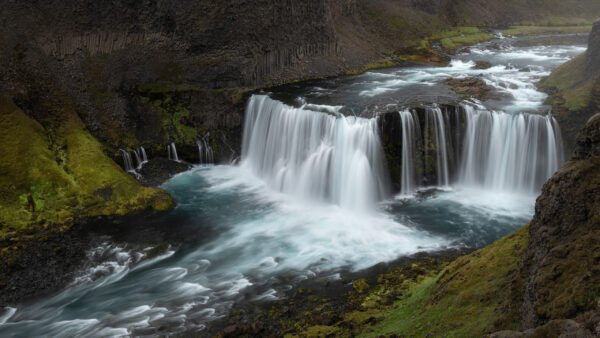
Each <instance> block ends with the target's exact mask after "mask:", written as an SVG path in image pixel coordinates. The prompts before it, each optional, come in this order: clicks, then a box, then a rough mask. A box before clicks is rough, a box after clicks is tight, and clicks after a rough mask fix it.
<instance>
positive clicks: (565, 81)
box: [539, 53, 595, 111]
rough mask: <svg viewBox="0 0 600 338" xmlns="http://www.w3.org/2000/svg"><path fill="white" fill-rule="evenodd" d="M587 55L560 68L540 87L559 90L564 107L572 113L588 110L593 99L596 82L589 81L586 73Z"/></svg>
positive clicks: (580, 56)
mask: <svg viewBox="0 0 600 338" xmlns="http://www.w3.org/2000/svg"><path fill="white" fill-rule="evenodd" d="M585 64H586V53H584V54H581V55H579V56H578V57H576V58H574V59H573V60H571V61H570V62H567V63H565V64H563V65H562V66H560V67H558V68H557V69H556V70H554V72H552V74H551V75H550V76H549V77H547V78H546V79H544V80H542V81H541V82H540V83H539V85H540V86H541V87H542V88H545V89H549V90H551V89H554V90H558V92H559V95H560V96H561V97H562V99H563V100H564V104H563V105H564V107H566V108H567V109H568V110H570V111H576V110H580V109H583V108H586V107H587V106H588V105H589V103H590V101H591V98H592V92H593V89H594V86H595V83H594V81H592V80H591V79H587V74H586V71H585Z"/></svg>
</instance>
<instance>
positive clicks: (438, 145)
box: [427, 107, 450, 186]
mask: <svg viewBox="0 0 600 338" xmlns="http://www.w3.org/2000/svg"><path fill="white" fill-rule="evenodd" d="M427 114H428V115H429V116H431V117H432V118H431V119H432V120H433V128H434V133H435V153H436V168H437V180H438V182H437V184H438V186H448V184H450V180H449V175H448V151H447V150H446V149H447V143H446V128H445V123H444V117H443V116H442V110H441V109H440V108H438V107H435V108H428V109H427Z"/></svg>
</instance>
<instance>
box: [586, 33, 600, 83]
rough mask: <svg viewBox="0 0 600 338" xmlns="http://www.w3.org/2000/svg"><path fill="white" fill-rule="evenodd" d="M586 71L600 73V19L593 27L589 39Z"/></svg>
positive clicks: (594, 74) (595, 74) (594, 73)
mask: <svg viewBox="0 0 600 338" xmlns="http://www.w3.org/2000/svg"><path fill="white" fill-rule="evenodd" d="M586 61H587V62H586V71H587V72H588V74H590V75H592V76H597V75H598V74H600V21H598V22H596V23H595V24H594V26H593V27H592V32H591V33H590V38H589V41H588V51H587V60H586Z"/></svg>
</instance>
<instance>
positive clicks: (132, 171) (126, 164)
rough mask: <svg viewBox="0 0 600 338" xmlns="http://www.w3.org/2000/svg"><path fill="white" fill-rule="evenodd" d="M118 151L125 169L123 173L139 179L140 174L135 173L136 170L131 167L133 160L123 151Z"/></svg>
mask: <svg viewBox="0 0 600 338" xmlns="http://www.w3.org/2000/svg"><path fill="white" fill-rule="evenodd" d="M119 151H120V152H121V155H123V167H124V168H125V171H126V172H128V173H130V174H133V175H134V176H135V177H136V178H140V177H141V176H140V174H139V173H138V172H137V171H135V170H136V168H135V167H134V166H133V159H132V158H131V154H130V153H129V152H128V151H126V150H123V149H119Z"/></svg>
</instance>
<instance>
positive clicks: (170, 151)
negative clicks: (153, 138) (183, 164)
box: [167, 142, 179, 162]
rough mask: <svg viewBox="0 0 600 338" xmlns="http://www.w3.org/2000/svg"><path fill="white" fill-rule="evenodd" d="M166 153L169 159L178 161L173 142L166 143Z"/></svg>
mask: <svg viewBox="0 0 600 338" xmlns="http://www.w3.org/2000/svg"><path fill="white" fill-rule="evenodd" d="M167 153H168V155H169V160H173V161H176V162H179V156H177V148H176V147H175V142H171V144H169V145H167Z"/></svg>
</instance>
